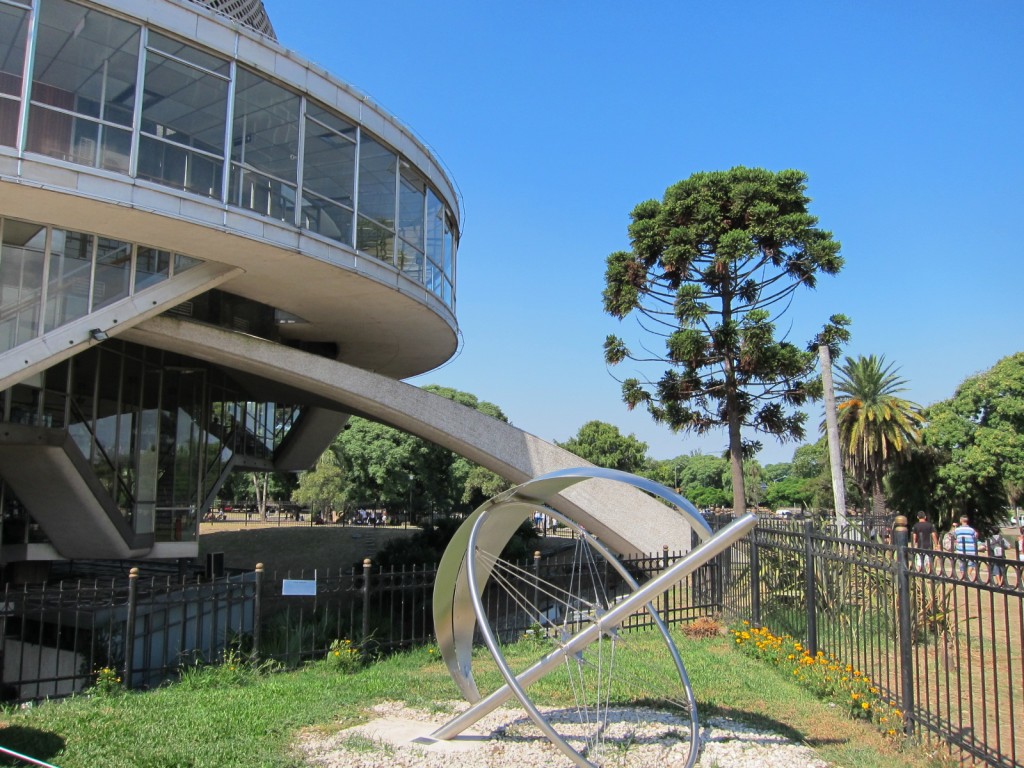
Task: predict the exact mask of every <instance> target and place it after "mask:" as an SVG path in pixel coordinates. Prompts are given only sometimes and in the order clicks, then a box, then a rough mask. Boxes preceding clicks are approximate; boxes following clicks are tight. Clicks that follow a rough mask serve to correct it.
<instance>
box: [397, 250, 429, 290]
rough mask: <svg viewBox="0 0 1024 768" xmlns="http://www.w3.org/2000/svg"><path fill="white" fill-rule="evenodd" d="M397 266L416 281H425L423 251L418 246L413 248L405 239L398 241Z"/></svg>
mask: <svg viewBox="0 0 1024 768" xmlns="http://www.w3.org/2000/svg"><path fill="white" fill-rule="evenodd" d="M395 266H396V267H398V268H399V269H400V270H402V272H403V273H405V275H406V276H407V277H410V278H412V279H413V280H415V281H416V282H418V283H419V282H422V281H423V252H422V251H420V250H419V249H418V248H413V247H412V246H411V245H409V243H407V242H405V241H404V240H399V241H398V254H397V256H396V261H395Z"/></svg>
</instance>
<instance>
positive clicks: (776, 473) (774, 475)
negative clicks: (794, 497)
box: [761, 461, 793, 485]
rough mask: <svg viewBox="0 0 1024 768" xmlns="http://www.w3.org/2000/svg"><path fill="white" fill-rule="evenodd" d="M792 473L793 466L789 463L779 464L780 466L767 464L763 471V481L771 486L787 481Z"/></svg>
mask: <svg viewBox="0 0 1024 768" xmlns="http://www.w3.org/2000/svg"><path fill="white" fill-rule="evenodd" d="M792 471H793V465H792V464H790V463H789V462H788V461H784V462H779V463H778V464H765V465H764V468H763V469H762V470H761V479H762V480H763V481H764V482H765V483H767V484H769V485H771V484H772V483H777V482H779V481H780V480H785V479H786V478H787V477H789V475H790V473H791V472H792Z"/></svg>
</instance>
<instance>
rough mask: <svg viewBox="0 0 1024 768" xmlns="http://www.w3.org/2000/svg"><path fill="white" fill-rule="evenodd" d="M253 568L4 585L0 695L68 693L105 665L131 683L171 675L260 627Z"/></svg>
mask: <svg viewBox="0 0 1024 768" xmlns="http://www.w3.org/2000/svg"><path fill="white" fill-rule="evenodd" d="M255 597H256V578H255V574H252V573H249V574H242V575H234V576H230V577H226V578H221V579H216V580H212V581H203V580H197V579H195V578H192V577H177V576H148V577H147V576H140V575H139V572H138V569H136V568H133V569H132V570H131V572H130V573H129V574H128V576H127V577H125V576H113V577H110V578H102V579H100V578H96V579H91V580H85V579H76V580H70V579H66V580H62V581H59V582H57V583H53V584H37V585H20V586H12V585H7V586H6V587H4V588H3V590H2V592H0V665H2V666H0V668H2V670H3V682H2V684H0V699H2V700H3V701H5V702H8V703H24V702H36V701H42V700H45V699H54V698H62V697H65V696H70V695H72V694H74V693H78V692H80V691H82V690H83V689H85V688H87V687H89V686H90V685H92V684H93V683H94V682H95V681H96V679H97V676H98V675H99V674H100V673H101V670H106V671H107V672H106V674H115V675H116V676H118V677H120V678H121V679H122V680H123V681H124V684H125V685H126V686H127V687H129V688H146V687H151V686H154V685H157V684H159V683H161V682H163V681H164V680H168V679H173V678H174V677H176V676H177V674H178V673H179V671H180V670H181V668H182V667H183V666H185V665H188V664H190V663H194V662H195V661H196V660H197V659H202V660H208V661H209V660H214V659H218V658H220V657H221V655H222V654H223V651H224V649H225V648H226V647H228V646H230V645H231V644H232V643H237V642H238V639H239V638H245V637H249V636H252V635H253V627H254V624H253V622H254V619H255V611H254V607H255Z"/></svg>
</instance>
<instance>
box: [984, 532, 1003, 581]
mask: <svg viewBox="0 0 1024 768" xmlns="http://www.w3.org/2000/svg"><path fill="white" fill-rule="evenodd" d="M985 548H986V549H987V550H988V556H989V558H990V559H991V561H992V562H990V563H989V576H990V577H991V579H992V583H994V584H995V585H996V586H997V587H1001V586H1003V580H1004V579H1005V576H1004V574H1005V572H1006V571H1005V568H1006V564H1005V563H1004V562H1003V560H1004V559H1005V558H1006V541H1004V540H1003V534H1001V533H1000V532H999V530H998V529H996V532H995V533H993V534H992V535H991V536H990V537H989V538H988V540H987V541H986V542H985Z"/></svg>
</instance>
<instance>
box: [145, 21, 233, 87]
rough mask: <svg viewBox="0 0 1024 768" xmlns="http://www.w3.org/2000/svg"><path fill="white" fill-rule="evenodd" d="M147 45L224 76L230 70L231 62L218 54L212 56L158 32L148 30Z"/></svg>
mask: <svg viewBox="0 0 1024 768" xmlns="http://www.w3.org/2000/svg"><path fill="white" fill-rule="evenodd" d="M148 46H149V47H150V48H153V49H155V50H158V51H163V52H164V53H167V54H170V55H171V56H174V57H175V58H177V59H184V60H185V61H187V62H189V63H190V64H195V65H196V66H197V67H200V68H202V69H206V70H209V71H210V72H215V73H216V74H218V75H222V76H224V77H227V76H228V73H229V72H230V71H231V63H230V62H228V61H227V60H225V59H222V58H220V57H219V56H214V55H213V54H211V53H207V52H206V51H201V50H199V49H198V48H193V47H192V46H191V45H189V44H188V43H182V42H179V41H178V40H174V39H173V38H170V37H167V36H165V35H161V34H160V33H159V32H154V31H152V30H150V33H149V41H148Z"/></svg>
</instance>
